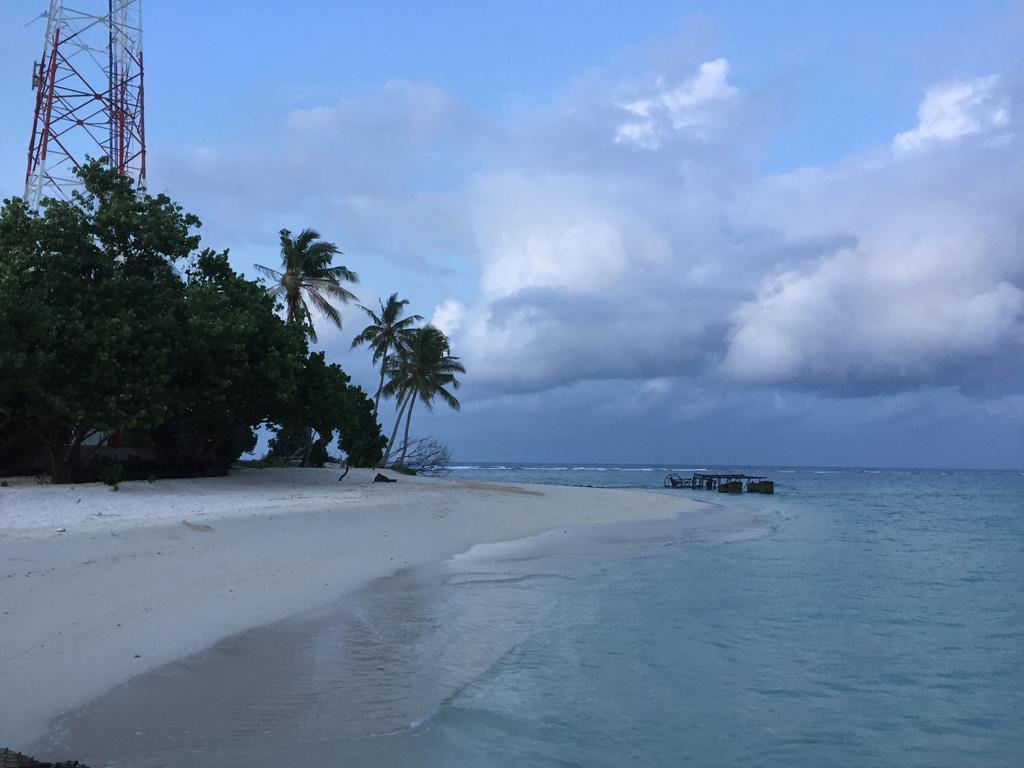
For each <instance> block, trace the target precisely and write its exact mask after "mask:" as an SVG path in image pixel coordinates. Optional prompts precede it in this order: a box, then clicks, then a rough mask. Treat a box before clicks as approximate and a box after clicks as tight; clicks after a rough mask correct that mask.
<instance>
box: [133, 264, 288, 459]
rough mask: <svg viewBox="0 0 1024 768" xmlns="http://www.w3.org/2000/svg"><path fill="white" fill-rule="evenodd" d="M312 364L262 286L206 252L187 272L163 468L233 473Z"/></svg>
mask: <svg viewBox="0 0 1024 768" xmlns="http://www.w3.org/2000/svg"><path fill="white" fill-rule="evenodd" d="M305 358H306V340H305V336H304V335H303V333H302V330H301V328H299V327H298V326H297V325H295V324H294V323H293V324H288V323H285V322H284V321H282V320H281V318H280V317H279V316H278V315H277V313H276V312H275V302H274V299H273V298H272V297H271V296H269V295H268V294H267V292H266V291H265V290H263V288H262V286H260V284H259V283H257V282H254V281H251V280H246V279H245V278H243V277H242V276H241V275H239V274H238V273H236V272H235V271H234V270H232V269H231V266H230V264H229V263H228V255H227V253H226V252H224V253H214V252H212V251H209V250H207V251H203V252H201V253H199V254H198V255H196V256H195V257H194V258H193V259H192V260H191V262H190V263H189V266H188V268H187V269H186V271H185V292H184V305H183V310H182V317H181V332H180V334H179V335H178V337H177V344H176V346H175V349H174V358H173V371H174V374H173V379H172V384H173V386H174V391H175V393H176V408H175V412H174V414H173V416H172V417H171V418H169V419H167V420H166V421H165V422H163V423H162V424H161V425H160V426H159V427H158V428H156V429H154V430H153V432H152V439H153V442H154V447H155V449H156V451H157V454H158V461H159V462H160V464H161V465H163V466H165V467H169V466H177V471H176V474H197V473H199V472H200V468H202V467H208V468H209V469H211V470H212V471H214V472H223V471H225V470H226V469H227V468H228V467H229V466H230V464H231V463H232V462H233V461H235V460H236V459H237V458H238V457H239V456H240V455H241V454H242V453H244V452H247V451H249V450H252V448H253V447H255V443H256V437H255V433H254V429H255V428H256V427H257V426H259V425H260V424H263V423H267V422H273V421H274V420H276V419H278V418H280V417H281V414H282V413H283V411H284V410H285V407H284V406H283V405H282V404H283V403H286V402H290V401H291V400H292V399H293V398H294V396H295V392H296V389H297V387H298V382H299V377H300V376H301V374H302V371H303V367H304V360H305Z"/></svg>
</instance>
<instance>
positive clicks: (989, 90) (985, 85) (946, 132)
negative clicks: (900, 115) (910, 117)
mask: <svg viewBox="0 0 1024 768" xmlns="http://www.w3.org/2000/svg"><path fill="white" fill-rule="evenodd" d="M999 84H1000V77H999V75H989V76H988V77H979V78H977V79H974V80H966V81H950V82H945V83H940V84H939V85H936V86H935V87H933V88H931V89H929V91H928V93H927V94H925V97H924V101H922V102H921V106H920V108H919V109H918V113H917V115H918V125H917V127H916V128H914V129H913V130H910V131H906V132H904V133H900V134H897V136H896V138H895V139H893V148H894V149H895V150H896V151H897V152H911V151H915V150H920V149H923V148H925V147H927V146H929V145H931V144H937V143H941V142H947V141H952V140H953V139H958V138H960V137H962V136H970V135H971V134H975V133H983V132H985V131H990V130H992V129H994V128H1000V127H1003V126H1006V125H1007V124H1008V123H1009V122H1010V111H1009V106H1008V103H1007V100H1006V98H1005V96H1004V95H1003V94H1002V93H1001V92H1000V91H999Z"/></svg>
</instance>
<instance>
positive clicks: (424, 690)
mask: <svg viewBox="0 0 1024 768" xmlns="http://www.w3.org/2000/svg"><path fill="white" fill-rule="evenodd" d="M700 469H709V470H720V471H724V470H726V469H735V470H739V471H749V472H751V473H757V474H760V473H763V474H765V475H767V476H769V477H771V478H773V479H774V480H775V481H776V488H777V492H776V495H774V496H758V495H753V494H750V495H743V496H739V497H735V496H722V495H720V494H717V493H706V492H701V491H672V490H666V489H663V488H662V483H663V479H664V476H665V474H666V473H668V472H672V471H674V472H678V473H680V474H688V473H689V472H692V471H694V470H700ZM452 476H453V477H462V478H472V479H477V480H488V481H492V480H494V481H509V482H532V483H557V484H567V485H593V486H606V487H629V488H636V489H638V492H650V493H674V494H677V495H688V496H691V497H695V498H699V499H703V500H706V501H709V502H712V503H714V504H716V505H719V506H717V507H716V509H715V513H716V515H719V516H720V518H721V521H722V523H721V525H720V526H717V527H715V528H712V529H710V530H700V531H694V530H693V529H692V528H687V527H685V526H674V525H672V524H668V523H659V524H637V525H631V526H619V527H612V528H609V529H605V530H604V531H602V532H601V533H600V534H597V533H595V532H593V531H591V532H587V531H582V530H581V531H578V532H577V535H575V536H573V537H570V538H569V540H568V543H565V544H560V545H558V546H552V545H542V544H540V543H539V541H531V540H526V541H523V542H516V543H510V544H508V545H505V546H489V547H479V548H475V549H474V550H472V551H470V552H469V553H467V554H465V555H463V556H460V557H457V558H454V559H453V560H451V561H449V562H447V563H442V564H437V565H435V566H432V567H429V568H421V569H412V570H407V571H402V572H399V573H397V574H395V575H394V576H392V577H389V578H386V579H382V580H380V581H377V582H374V583H373V584H371V585H370V586H368V587H367V588H366V589H364V590H362V591H361V592H360V593H358V594H357V595H355V596H352V597H350V598H348V599H346V600H344V601H342V602H341V603H339V604H338V605H335V606H327V607H325V608H324V609H322V610H320V611H317V612H315V613H313V614H308V615H305V616H300V617H296V618H293V619H289V620H287V621H284V622H279V623H277V624H274V625H271V626H269V627H263V628H259V629H256V630H252V631H249V632H245V633H242V634H240V635H237V636H235V637H232V638H228V639H227V640H225V641H223V642H221V643H219V644H218V645H216V646H215V647H214V648H212V649H210V650H209V651H206V652H204V653H202V654H198V655H197V656H194V657H191V658H189V659H185V660H183V661H180V662H176V663H174V664H171V665H168V666H167V667H164V668H162V669H160V670H157V671H155V672H152V673H148V674H146V675H143V676H140V677H139V678H136V679H135V680H133V681H130V682H129V683H126V684H125V685H122V686H120V687H118V688H117V689H115V690H114V691H112V692H110V693H109V694H108V695H106V696H104V697H103V698H102V699H100V700H98V701H96V702H94V703H93V704H91V705H89V706H88V707H86V708H84V709H82V710H80V711H78V712H75V713H73V714H71V715H69V716H67V717H65V718H62V720H61V721H60V722H59V724H58V727H57V729H56V730H55V732H54V734H53V735H52V736H51V738H50V740H49V746H50V747H51V748H58V747H59V749H60V750H61V751H63V750H67V751H68V753H69V754H74V755H75V756H76V757H77V758H78V759H81V760H84V761H86V762H92V761H95V762H93V765H94V768H95V766H99V765H107V766H124V767H125V768H127V767H128V766H131V767H132V768H143V767H144V766H167V767H169V768H174V767H175V766H182V767H184V766H190V767H192V766H207V765H209V766H242V765H247V766H282V765H288V766H314V765H315V766H327V765H331V766H346V765H353V766H398V767H401V766H429V767H434V766H437V767H441V766H515V768H531V767H532V766H588V767H589V766H626V765H628V766H669V765H672V766H674V765H694V766H773V767H774V766H779V767H780V768H782V767H785V768H794V767H796V768H800V767H803V766H807V767H808V768H810V767H812V766H813V767H815V768H817V767H818V766H823V765H830V766H903V767H912V766H958V767H960V766H1007V767H1010V766H1014V767H1019V766H1022V765H1024V474H1022V473H1020V472H1016V471H1012V472H1011V471H1006V472H997V471H957V470H946V471H939V470H893V469H843V468H802V467H770V468H757V467H733V468H725V467H702V466H698V465H695V466H686V465H676V466H672V465H667V464H666V465H661V466H626V465H615V466H596V465H578V464H577V465H573V464H565V465H541V464H528V465H525V464H499V463H493V464H473V463H466V464H460V465H458V466H456V467H454V468H453V469H452Z"/></svg>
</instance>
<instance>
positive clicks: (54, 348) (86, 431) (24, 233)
mask: <svg viewBox="0 0 1024 768" xmlns="http://www.w3.org/2000/svg"><path fill="white" fill-rule="evenodd" d="M79 175H80V176H81V179H82V181H83V184H84V189H83V190H82V191H80V192H75V193H74V195H73V197H72V199H71V200H68V201H60V200H53V199H49V200H45V201H44V203H43V211H42V213H41V214H36V213H35V212H34V211H30V210H29V209H28V207H27V206H26V205H25V204H24V203H23V202H22V201H21V200H17V199H15V200H6V201H4V204H3V207H2V208H0V371H3V376H0V420H3V421H6V422H11V421H17V422H19V423H20V424H22V425H24V426H26V427H27V428H29V429H31V430H32V431H33V432H34V433H35V434H36V435H37V436H38V438H39V440H40V442H41V443H42V445H44V446H45V449H46V451H47V453H48V455H49V459H50V465H51V474H52V477H53V478H54V480H56V481H58V482H59V481H61V480H65V481H67V480H71V479H73V477H72V475H73V471H74V467H75V465H76V463H77V460H78V456H79V452H80V449H81V445H82V443H83V441H84V440H86V439H87V438H88V437H89V436H91V435H94V434H96V433H98V432H114V431H118V430H125V429H137V428H148V427H152V426H154V425H156V424H159V423H160V422H161V421H163V420H164V419H166V418H167V417H168V415H169V414H170V413H172V412H173V410H174V407H175V397H174V392H173V387H172V386H171V378H172V370H171V365H170V360H171V356H172V350H173V348H174V344H175V336H176V334H177V331H178V321H179V319H180V318H179V315H178V313H177V312H176V311H175V309H176V308H178V307H180V302H181V297H182V293H183V289H184V286H183V284H182V282H181V280H180V279H179V278H178V276H177V275H176V273H175V269H174V266H173V265H174V262H175V261H177V260H179V259H182V258H183V257H185V256H186V255H187V254H188V253H189V252H190V251H191V250H192V249H194V248H195V247H196V245H197V243H198V237H197V236H195V235H194V234H192V232H191V229H192V228H193V227H195V226H198V223H199V222H198V219H196V218H195V217H194V216H191V215H188V214H185V213H183V212H182V210H181V208H180V207H179V206H178V205H176V204H174V203H173V202H171V201H170V200H169V199H168V198H167V197H165V196H164V195H158V196H156V197H151V196H149V195H141V194H137V193H136V190H135V189H134V188H133V186H132V183H131V182H130V181H129V180H128V179H125V178H124V177H121V176H118V175H117V174H115V173H112V172H110V171H109V170H107V169H105V168H104V167H103V166H102V165H101V164H100V163H99V162H93V163H90V164H87V165H85V166H83V167H82V168H81V169H80V171H79Z"/></svg>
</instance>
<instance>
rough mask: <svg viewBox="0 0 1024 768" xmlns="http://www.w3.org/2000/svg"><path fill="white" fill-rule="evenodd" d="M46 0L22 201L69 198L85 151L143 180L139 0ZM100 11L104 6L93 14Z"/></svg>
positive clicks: (35, 77)
mask: <svg viewBox="0 0 1024 768" xmlns="http://www.w3.org/2000/svg"><path fill="white" fill-rule="evenodd" d="M78 2H81V3H83V4H85V5H93V6H98V7H96V8H94V9H93V12H91V13H90V12H87V11H80V10H73V9H71V8H66V7H65V6H64V0H50V8H49V10H48V11H47V12H46V14H45V15H46V37H45V38H44V40H43V55H42V58H41V60H40V61H39V62H38V63H37V64H36V65H35V69H34V71H33V73H32V87H33V88H34V89H35V90H36V106H35V115H34V117H33V120H32V136H31V138H30V139H29V145H28V167H27V168H26V170H25V200H26V202H27V203H28V204H29V205H30V206H32V207H36V206H38V205H39V202H40V200H42V199H43V198H44V197H61V198H68V197H70V195H71V191H72V190H73V189H75V188H76V187H78V186H79V185H80V182H79V180H78V179H77V178H76V177H75V175H74V170H75V169H76V168H78V167H79V166H80V165H81V164H82V163H84V162H85V159H86V157H87V156H91V157H100V156H103V157H106V158H107V160H108V162H109V163H110V167H111V168H113V169H114V170H116V171H117V172H118V173H120V174H122V175H124V176H127V177H128V178H130V179H132V180H134V181H135V182H136V183H138V184H143V183H144V182H145V180H146V120H145V108H144V105H145V101H144V93H145V91H144V88H143V64H142V0H105V2H102V0H100V2H98V0H78ZM99 11H103V12H99Z"/></svg>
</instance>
